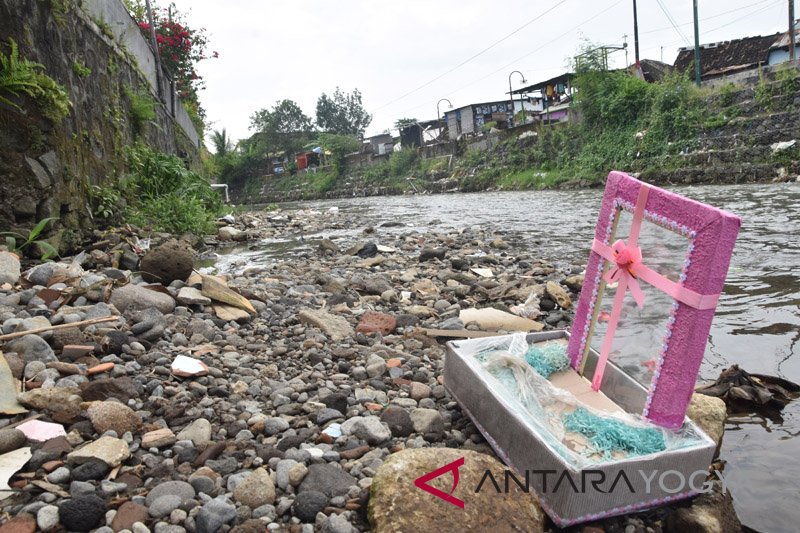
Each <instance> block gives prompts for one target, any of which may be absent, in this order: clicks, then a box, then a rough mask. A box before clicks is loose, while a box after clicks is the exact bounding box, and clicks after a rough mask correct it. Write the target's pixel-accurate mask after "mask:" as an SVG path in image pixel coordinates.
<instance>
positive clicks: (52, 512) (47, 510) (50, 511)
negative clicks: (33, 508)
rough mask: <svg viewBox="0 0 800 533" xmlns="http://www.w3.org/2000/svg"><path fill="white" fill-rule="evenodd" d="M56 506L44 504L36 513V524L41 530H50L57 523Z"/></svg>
mask: <svg viewBox="0 0 800 533" xmlns="http://www.w3.org/2000/svg"><path fill="white" fill-rule="evenodd" d="M58 520H59V517H58V507H56V506H55V505H45V506H44V507H42V508H41V509H39V511H38V512H37V513H36V524H37V525H38V526H39V529H40V530H42V531H50V530H51V529H54V528H55V527H56V526H57V525H58Z"/></svg>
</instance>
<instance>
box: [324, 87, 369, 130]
mask: <svg viewBox="0 0 800 533" xmlns="http://www.w3.org/2000/svg"><path fill="white" fill-rule="evenodd" d="M370 122H372V115H370V114H369V113H367V111H366V110H365V109H364V106H363V105H362V104H361V92H360V91H359V90H358V89H353V92H352V93H350V94H347V93H343V92H342V91H341V90H340V89H339V87H336V90H335V91H334V93H333V96H328V95H327V94H325V93H322V95H321V96H320V97H319V99H318V100H317V126H319V127H320V129H322V130H323V131H326V132H328V133H334V134H337V135H355V136H357V137H359V138H363V137H364V130H366V129H367V126H369V124H370Z"/></svg>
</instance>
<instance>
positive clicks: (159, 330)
mask: <svg viewBox="0 0 800 533" xmlns="http://www.w3.org/2000/svg"><path fill="white" fill-rule="evenodd" d="M131 321H132V322H133V326H131V333H133V334H134V335H136V336H137V337H139V338H140V339H143V340H146V341H149V342H154V341H157V340H158V339H160V338H161V336H162V335H163V334H164V330H165V329H166V328H167V319H166V317H165V316H164V315H163V314H161V312H160V311H159V310H158V309H156V308H155V307H150V308H148V309H145V310H143V311H139V312H138V313H135V314H134V315H133V316H132V317H131Z"/></svg>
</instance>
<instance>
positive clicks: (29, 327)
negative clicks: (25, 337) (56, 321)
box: [14, 316, 53, 340]
mask: <svg viewBox="0 0 800 533" xmlns="http://www.w3.org/2000/svg"><path fill="white" fill-rule="evenodd" d="M49 326H50V321H49V320H47V318H46V317H43V316H32V317H30V318H24V319H23V320H22V322H21V323H19V324H18V325H17V327H16V328H14V331H15V332H16V331H33V330H35V329H41V328H46V327H49ZM37 335H38V336H39V337H41V338H42V339H44V340H49V339H50V338H51V337H52V336H53V332H52V331H43V332H41V333H37Z"/></svg>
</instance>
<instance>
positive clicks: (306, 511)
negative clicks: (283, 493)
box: [292, 490, 328, 523]
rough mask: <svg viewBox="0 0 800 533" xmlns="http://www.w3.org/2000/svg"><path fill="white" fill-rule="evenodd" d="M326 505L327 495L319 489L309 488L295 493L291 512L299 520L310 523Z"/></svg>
mask: <svg viewBox="0 0 800 533" xmlns="http://www.w3.org/2000/svg"><path fill="white" fill-rule="evenodd" d="M327 505H328V497H327V496H326V495H325V494H324V493H322V492H319V491H316V490H309V491H306V492H301V493H300V494H298V495H297V497H296V498H295V499H294V502H293V503H292V513H293V514H294V515H295V516H296V517H297V518H299V519H300V521H301V522H308V523H312V522H314V520H315V519H316V517H317V513H321V512H322V511H323V509H325V506H327Z"/></svg>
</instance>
